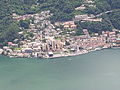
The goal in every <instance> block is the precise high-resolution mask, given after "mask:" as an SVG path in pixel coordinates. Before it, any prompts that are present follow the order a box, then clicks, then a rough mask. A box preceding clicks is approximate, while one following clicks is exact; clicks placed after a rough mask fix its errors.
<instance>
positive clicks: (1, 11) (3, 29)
mask: <svg viewBox="0 0 120 90" xmlns="http://www.w3.org/2000/svg"><path fill="white" fill-rule="evenodd" d="M83 1H84V0H0V45H3V44H6V42H8V41H12V40H14V39H15V38H16V37H17V32H18V31H19V26H20V24H19V23H18V22H16V21H14V20H13V19H12V16H11V15H12V13H16V14H18V15H24V14H34V13H38V12H41V11H43V10H50V11H51V13H53V16H52V17H51V18H50V19H51V21H52V22H56V21H68V20H72V18H73V17H74V15H75V14H76V11H75V8H76V7H78V6H80V5H82V3H83ZM94 1H95V4H96V7H92V8H87V9H85V10H84V11H82V12H80V13H87V14H94V15H97V14H99V13H102V12H106V11H110V10H113V12H111V13H107V14H103V15H102V16H101V17H102V18H103V21H102V22H92V23H91V22H83V23H82V22H77V24H78V32H80V30H81V29H82V28H87V29H89V30H90V32H101V31H102V30H112V29H113V28H115V29H120V0H94ZM17 38H19V37H17Z"/></svg>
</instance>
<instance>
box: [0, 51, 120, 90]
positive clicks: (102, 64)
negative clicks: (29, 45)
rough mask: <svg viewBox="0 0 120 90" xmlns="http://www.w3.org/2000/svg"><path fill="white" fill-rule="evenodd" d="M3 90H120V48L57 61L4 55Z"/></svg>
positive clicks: (0, 86)
mask: <svg viewBox="0 0 120 90" xmlns="http://www.w3.org/2000/svg"><path fill="white" fill-rule="evenodd" d="M0 90H120V49H106V50H102V51H95V52H91V53H89V54H85V55H80V56H74V57H63V58H55V59H27V58H8V57H5V56H0Z"/></svg>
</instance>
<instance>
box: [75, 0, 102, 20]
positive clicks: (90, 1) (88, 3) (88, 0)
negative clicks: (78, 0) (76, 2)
mask: <svg viewBox="0 0 120 90" xmlns="http://www.w3.org/2000/svg"><path fill="white" fill-rule="evenodd" d="M90 7H93V8H96V5H95V1H94V0H84V3H83V4H82V5H81V6H80V7H76V8H75V10H76V11H83V10H85V9H86V8H90ZM73 20H74V21H82V22H85V21H89V22H101V21H102V18H96V16H95V15H93V14H91V15H88V14H80V15H79V14H78V15H75V17H74V19H73Z"/></svg>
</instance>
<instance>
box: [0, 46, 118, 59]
mask: <svg viewBox="0 0 120 90" xmlns="http://www.w3.org/2000/svg"><path fill="white" fill-rule="evenodd" d="M110 48H111V49H114V48H120V47H109V48H96V49H93V50H89V51H87V50H83V51H82V52H81V51H78V52H75V53H67V54H54V55H53V56H52V57H40V58H42V59H54V58H61V57H73V56H79V55H84V54H87V53H90V52H94V51H101V50H104V49H110ZM1 55H4V56H7V57H9V58H39V57H24V56H23V57H20V56H10V55H5V54H1Z"/></svg>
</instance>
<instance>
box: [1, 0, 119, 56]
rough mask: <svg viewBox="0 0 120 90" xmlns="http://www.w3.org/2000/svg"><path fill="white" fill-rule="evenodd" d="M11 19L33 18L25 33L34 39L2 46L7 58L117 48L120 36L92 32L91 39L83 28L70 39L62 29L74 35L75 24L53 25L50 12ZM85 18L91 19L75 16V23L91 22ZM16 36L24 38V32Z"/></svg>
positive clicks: (66, 54) (76, 53) (68, 22)
mask: <svg viewBox="0 0 120 90" xmlns="http://www.w3.org/2000/svg"><path fill="white" fill-rule="evenodd" d="M88 1H89V0H88ZM89 2H91V1H89ZM13 16H14V18H15V19H16V20H18V21H19V20H25V19H28V18H30V17H32V18H33V19H34V20H33V21H31V23H30V27H29V29H27V30H26V31H27V33H32V34H33V36H32V37H30V36H29V38H25V39H23V40H17V41H19V42H17V43H16V42H15V41H16V40H14V42H8V46H4V47H3V49H2V50H1V49H0V53H3V54H5V55H8V56H10V57H38V58H50V57H56V56H69V55H78V54H83V53H85V52H90V51H92V50H100V49H103V48H110V47H113V46H117V47H118V46H120V34H119V33H116V31H103V32H102V34H101V35H99V34H98V33H95V35H94V36H91V35H90V33H89V31H88V30H87V29H83V35H80V36H72V35H71V34H70V33H66V34H62V33H63V32H64V31H65V30H68V31H69V30H70V31H71V33H75V29H76V28H77V25H76V24H75V21H67V22H62V23H56V24H52V23H51V22H50V20H49V18H50V16H52V14H51V13H50V11H43V12H41V13H37V14H33V15H23V16H16V15H15V14H14V15H13ZM88 17H92V18H94V15H91V16H88V15H82V16H81V15H78V16H75V18H76V20H85V19H90V18H88ZM61 25H62V26H63V28H64V29H63V30H61V28H60V27H58V26H61ZM56 26H57V27H56ZM117 32H118V31H117ZM19 35H22V36H23V37H24V36H25V35H24V32H23V31H21V32H19Z"/></svg>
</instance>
